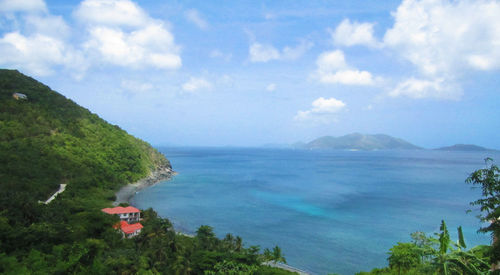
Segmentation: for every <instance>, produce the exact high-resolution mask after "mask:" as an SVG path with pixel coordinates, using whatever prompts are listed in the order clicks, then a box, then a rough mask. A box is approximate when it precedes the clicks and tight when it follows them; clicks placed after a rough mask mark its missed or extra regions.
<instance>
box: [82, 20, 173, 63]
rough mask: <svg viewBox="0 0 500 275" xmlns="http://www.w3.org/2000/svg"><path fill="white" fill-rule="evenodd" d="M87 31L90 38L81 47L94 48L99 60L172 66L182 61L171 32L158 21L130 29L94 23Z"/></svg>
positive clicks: (91, 49) (90, 49)
mask: <svg viewBox="0 0 500 275" xmlns="http://www.w3.org/2000/svg"><path fill="white" fill-rule="evenodd" d="M89 33H90V39H89V40H88V41H87V42H86V43H85V45H84V48H85V49H87V50H88V51H96V52H97V53H98V54H99V55H100V57H101V58H102V61H105V62H108V63H111V64H114V65H120V66H132V67H134V68H143V67H144V66H150V67H155V68H160V69H175V68H179V67H180V66H181V65H182V61H181V58H180V57H179V56H178V55H177V51H178V50H177V46H175V44H174V41H173V36H172V35H171V34H170V32H168V31H167V30H165V29H164V28H163V25H161V24H158V25H153V24H151V25H148V26H147V27H145V28H142V29H139V30H136V31H133V32H124V31H122V30H120V29H116V28H108V27H94V28H91V29H90V30H89Z"/></svg>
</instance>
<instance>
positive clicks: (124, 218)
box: [102, 206, 143, 238]
mask: <svg viewBox="0 0 500 275" xmlns="http://www.w3.org/2000/svg"><path fill="white" fill-rule="evenodd" d="M102 212H104V213H107V214H110V215H117V216H118V217H120V222H119V223H117V224H115V225H114V226H113V227H114V228H115V229H119V230H120V231H121V232H122V234H123V237H124V238H132V237H135V236H137V235H139V233H141V229H142V228H143V226H142V224H141V223H139V220H140V219H141V211H140V210H139V209H137V208H135V207H133V206H127V207H121V206H118V207H113V208H104V209H102Z"/></svg>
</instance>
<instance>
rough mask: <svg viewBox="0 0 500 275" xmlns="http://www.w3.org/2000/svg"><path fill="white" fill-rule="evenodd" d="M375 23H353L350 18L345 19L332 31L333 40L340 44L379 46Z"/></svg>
mask: <svg viewBox="0 0 500 275" xmlns="http://www.w3.org/2000/svg"><path fill="white" fill-rule="evenodd" d="M373 25H374V24H373V23H358V22H352V23H351V21H349V19H344V20H343V21H342V22H341V23H340V24H339V25H338V26H337V28H336V29H335V31H334V32H332V39H333V42H334V44H336V45H340V46H354V45H365V46H368V47H377V46H379V43H378V42H377V40H376V39H375V37H374V36H373Z"/></svg>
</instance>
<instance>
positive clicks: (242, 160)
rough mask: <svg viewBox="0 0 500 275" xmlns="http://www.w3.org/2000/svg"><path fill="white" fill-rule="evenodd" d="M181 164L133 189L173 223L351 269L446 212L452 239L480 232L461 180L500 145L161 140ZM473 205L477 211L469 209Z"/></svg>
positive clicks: (315, 267)
mask: <svg viewBox="0 0 500 275" xmlns="http://www.w3.org/2000/svg"><path fill="white" fill-rule="evenodd" d="M159 150H160V151H161V152H162V153H164V154H165V155H166V156H167V158H168V159H169V160H170V161H171V163H172V166H173V169H174V170H175V171H176V172H177V173H178V174H177V175H176V176H174V177H173V178H172V179H171V180H169V181H165V182H162V183H159V184H157V185H155V186H152V187H149V188H146V189H144V190H141V191H140V192H138V193H136V195H135V196H134V197H133V198H132V200H131V203H132V204H133V205H135V206H137V207H140V208H142V209H146V208H149V207H152V208H154V209H155V210H156V211H157V212H158V213H159V214H160V215H161V216H162V217H165V218H168V219H169V220H170V221H171V222H172V223H173V224H174V227H175V228H176V230H178V231H181V232H184V233H187V234H195V232H196V229H197V228H198V227H199V226H200V225H210V226H212V227H213V228H214V232H215V233H216V234H217V236H219V237H224V236H225V234H226V233H231V234H233V235H238V236H241V237H242V238H243V241H244V244H245V246H247V247H248V246H251V245H259V246H260V247H261V249H264V248H273V247H274V246H276V245H277V246H279V247H280V248H282V250H283V254H284V255H285V258H286V260H287V263H288V264H289V265H291V266H294V267H297V268H299V269H302V270H305V271H307V272H309V273H311V274H329V273H337V274H355V273H356V272H359V271H369V270H371V269H373V268H376V267H384V266H386V265H387V257H388V254H387V252H388V251H389V249H390V248H391V247H392V246H393V245H395V244H397V242H409V241H411V238H410V234H411V233H412V232H415V231H422V232H425V233H426V234H428V235H433V234H435V233H437V232H438V231H439V225H440V223H441V220H445V222H446V223H447V225H448V229H449V230H450V235H451V238H452V240H455V241H456V239H457V233H456V228H457V227H458V226H462V227H463V231H464V235H465V240H466V243H467V245H468V247H472V246H474V245H478V244H490V236H489V235H485V234H481V233H477V230H478V229H479V228H480V227H481V223H480V221H479V220H478V218H477V217H476V216H477V215H478V211H477V210H476V209H474V208H472V207H471V206H470V205H469V203H470V202H471V201H474V200H476V199H478V198H480V197H481V190H480V189H477V188H476V189H473V188H472V186H471V185H470V184H466V183H465V179H466V178H467V177H468V176H469V175H470V173H471V172H473V171H474V170H476V169H480V168H484V167H485V162H484V159H485V158H486V157H491V158H493V159H497V160H500V153H499V152H491V151H488V152H446V151H434V150H414V151H413V150H401V151H397V150H396V151H393V150H391V151H335V150H332V151H323V150H294V149H261V148H201V147H196V148H181V147H174V148H159ZM467 210H472V212H470V213H466V211H467Z"/></svg>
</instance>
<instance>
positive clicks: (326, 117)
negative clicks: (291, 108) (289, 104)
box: [294, 97, 346, 124]
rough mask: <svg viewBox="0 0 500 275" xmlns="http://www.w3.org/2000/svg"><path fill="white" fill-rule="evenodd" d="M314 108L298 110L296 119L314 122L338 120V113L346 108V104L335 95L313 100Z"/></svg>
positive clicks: (324, 122)
mask: <svg viewBox="0 0 500 275" xmlns="http://www.w3.org/2000/svg"><path fill="white" fill-rule="evenodd" d="M311 105H312V108H311V109H309V110H307V111H298V112H297V115H295V117H294V120H295V121H298V122H313V123H318V124H328V123H332V122H335V121H337V115H336V114H337V113H339V112H340V111H342V110H344V109H345V108H346V104H345V103H344V102H343V101H341V100H338V99H335V98H333V97H331V98H326V99H325V98H323V97H320V98H318V99H316V100H314V101H313V102H312V104H311Z"/></svg>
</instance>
